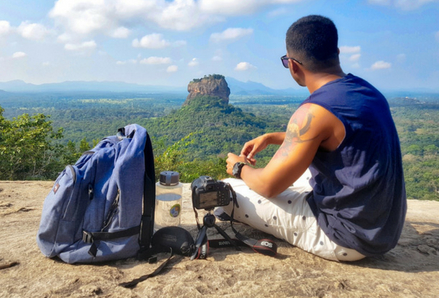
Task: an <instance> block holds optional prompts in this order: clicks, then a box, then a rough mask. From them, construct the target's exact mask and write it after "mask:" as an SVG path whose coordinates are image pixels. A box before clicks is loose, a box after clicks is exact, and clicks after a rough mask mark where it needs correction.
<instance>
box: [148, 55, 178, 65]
mask: <svg viewBox="0 0 439 298" xmlns="http://www.w3.org/2000/svg"><path fill="white" fill-rule="evenodd" d="M171 62H172V61H171V58H169V57H154V56H152V57H148V58H145V59H142V60H140V63H141V64H170V63H171Z"/></svg>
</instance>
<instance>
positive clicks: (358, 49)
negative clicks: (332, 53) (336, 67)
mask: <svg viewBox="0 0 439 298" xmlns="http://www.w3.org/2000/svg"><path fill="white" fill-rule="evenodd" d="M339 49H340V54H355V53H359V52H361V47H360V46H355V47H349V46H341V47H340V48H339Z"/></svg>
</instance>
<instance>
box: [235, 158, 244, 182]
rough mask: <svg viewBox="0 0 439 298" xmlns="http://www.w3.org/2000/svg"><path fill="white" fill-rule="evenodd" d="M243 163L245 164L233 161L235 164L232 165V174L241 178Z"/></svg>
mask: <svg viewBox="0 0 439 298" xmlns="http://www.w3.org/2000/svg"><path fill="white" fill-rule="evenodd" d="M244 165H245V164H244V163H241V162H237V163H235V165H234V166H233V171H232V174H233V176H235V177H236V178H240V179H241V169H242V167H243V166H244Z"/></svg>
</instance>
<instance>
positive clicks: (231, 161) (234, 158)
mask: <svg viewBox="0 0 439 298" xmlns="http://www.w3.org/2000/svg"><path fill="white" fill-rule="evenodd" d="M226 162H227V174H229V175H230V176H233V166H234V165H235V163H237V162H245V163H247V162H248V160H247V158H246V157H245V156H242V155H240V156H238V155H236V154H233V153H228V154H227V160H226Z"/></svg>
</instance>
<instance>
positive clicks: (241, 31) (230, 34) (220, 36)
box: [210, 28, 253, 42]
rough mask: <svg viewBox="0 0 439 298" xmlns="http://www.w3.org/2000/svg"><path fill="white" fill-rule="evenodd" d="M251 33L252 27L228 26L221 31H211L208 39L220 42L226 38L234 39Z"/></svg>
mask: <svg viewBox="0 0 439 298" xmlns="http://www.w3.org/2000/svg"><path fill="white" fill-rule="evenodd" d="M252 33H253V29H251V28H248V29H245V28H228V29H226V30H224V31H223V32H221V33H213V34H212V35H210V40H211V41H213V42H222V41H226V40H236V39H239V38H242V37H244V36H246V35H250V34H252Z"/></svg>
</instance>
